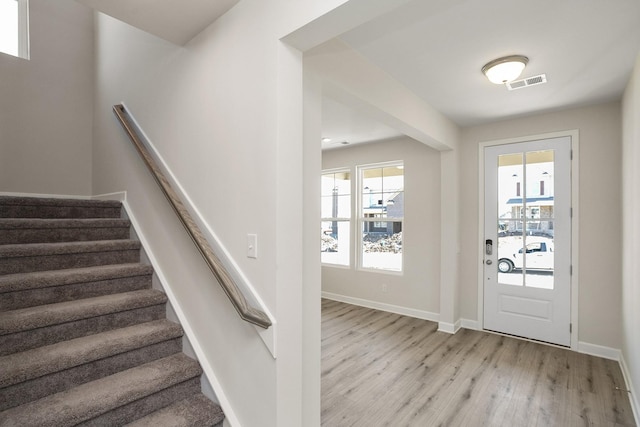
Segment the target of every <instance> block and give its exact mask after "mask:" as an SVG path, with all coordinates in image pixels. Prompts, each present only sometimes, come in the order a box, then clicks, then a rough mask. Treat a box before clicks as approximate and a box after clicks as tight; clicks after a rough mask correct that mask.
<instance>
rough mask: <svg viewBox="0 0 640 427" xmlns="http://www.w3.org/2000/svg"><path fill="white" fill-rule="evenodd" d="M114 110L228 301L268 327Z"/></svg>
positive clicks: (122, 113) (121, 111)
mask: <svg viewBox="0 0 640 427" xmlns="http://www.w3.org/2000/svg"><path fill="white" fill-rule="evenodd" d="M113 112H114V113H115V115H116V117H118V120H119V121H120V124H122V127H123V128H124V130H125V131H126V132H127V134H128V135H129V138H130V139H131V142H132V143H133V145H134V146H135V147H136V149H137V150H138V153H140V156H141V157H142V159H143V160H144V162H145V164H146V165H147V167H148V168H149V170H150V171H151V174H152V175H153V177H154V178H155V180H156V182H157V183H158V185H159V186H160V189H162V192H163V193H164V195H165V196H166V198H167V200H168V201H169V204H170V205H171V207H172V208H173V210H174V211H175V213H176V215H178V218H179V219H180V222H181V223H182V225H183V226H184V228H185V230H186V231H187V233H188V234H189V237H191V240H193V243H194V244H195V245H196V247H197V248H198V251H200V254H201V255H202V258H204V260H205V262H206V263H207V265H208V266H209V269H210V270H211V272H212V273H213V275H214V276H215V277H216V279H218V282H219V283H220V286H221V287H222V289H223V290H224V292H225V293H226V294H227V296H228V297H229V300H231V304H233V306H234V307H235V309H236V310H237V312H238V314H239V315H240V317H241V318H242V319H243V320H246V321H247V322H249V323H253V324H254V325H257V326H260V327H262V328H265V329H267V328H269V326H271V320H270V319H269V317H268V316H267V315H266V313H264V312H263V311H261V310H259V309H257V308H255V307H251V306H250V305H249V303H248V302H247V300H246V298H245V297H244V295H243V294H242V291H240V289H239V288H238V286H237V285H236V283H235V282H234V281H233V279H232V278H231V276H230V275H229V272H228V271H227V269H226V268H225V267H224V265H222V262H221V261H220V259H219V258H218V257H217V256H216V254H215V253H214V252H213V249H212V248H211V245H210V244H209V242H208V241H207V239H206V238H205V237H204V235H203V234H202V231H200V227H198V225H197V224H196V223H195V221H194V220H193V218H192V217H191V214H190V213H189V211H187V209H186V208H185V206H184V203H183V202H182V200H181V199H180V197H179V196H178V194H177V193H176V192H175V190H174V189H173V188H172V187H171V185H170V184H169V181H167V178H166V177H165V176H164V174H163V173H162V171H161V170H160V168H159V167H158V164H157V163H156V162H155V160H154V159H153V158H152V157H151V154H149V151H148V150H147V148H146V147H145V146H144V143H143V142H142V140H141V139H140V137H139V136H138V133H137V132H136V130H135V127H134V125H133V123H132V122H131V121H130V120H129V118H128V113H127V111H126V109H125V108H124V106H123V105H121V104H120V105H114V106H113Z"/></svg>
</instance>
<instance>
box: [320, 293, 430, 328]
mask: <svg viewBox="0 0 640 427" xmlns="http://www.w3.org/2000/svg"><path fill="white" fill-rule="evenodd" d="M322 298H326V299H330V300H333V301H339V302H344V303H347V304H353V305H358V306H360V307H367V308H373V309H375V310H381V311H388V312H390V313H395V314H401V315H403V316H409V317H415V318H417V319H422V320H430V321H432V322H437V321H438V317H440V316H439V315H438V314H437V313H431V312H429V311H424V310H417V309H415V308H408V307H402V306H399V305H393V304H387V303H384V302H378V301H371V300H367V299H363V298H355V297H350V296H346V295H340V294H334V293H332V292H324V291H323V292H322Z"/></svg>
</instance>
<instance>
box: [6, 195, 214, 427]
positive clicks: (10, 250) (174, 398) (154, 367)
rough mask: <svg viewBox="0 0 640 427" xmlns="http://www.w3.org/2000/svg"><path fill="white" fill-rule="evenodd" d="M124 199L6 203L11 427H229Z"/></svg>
mask: <svg viewBox="0 0 640 427" xmlns="http://www.w3.org/2000/svg"><path fill="white" fill-rule="evenodd" d="M130 227H131V225H130V222H129V221H128V220H126V219H121V204H120V203H119V202H113V201H96V200H62V199H37V198H24V197H4V196H0V426H2V427H4V426H21V427H26V426H34V427H35V426H38V427H45V426H55V427H62V426H75V425H82V426H121V425H131V426H154V427H160V426H171V427H177V426H221V425H222V421H223V419H224V415H223V414H222V411H221V410H220V408H219V407H218V405H216V404H215V403H213V402H212V401H210V400H209V399H207V398H206V397H205V396H204V395H202V393H201V391H200V390H201V387H200V376H201V374H202V369H201V368H200V365H199V364H198V362H197V361H195V360H193V359H191V358H189V357H188V356H186V355H184V354H183V353H182V335H183V331H182V328H181V327H180V325H178V324H175V323H172V322H170V321H168V320H167V319H166V307H165V305H166V302H167V297H166V295H165V294H164V293H163V292H161V291H159V290H155V289H152V288H151V278H152V275H153V269H152V268H151V267H150V266H148V265H143V264H141V263H140V248H141V247H140V242H138V241H136V240H132V239H130V237H129V236H130Z"/></svg>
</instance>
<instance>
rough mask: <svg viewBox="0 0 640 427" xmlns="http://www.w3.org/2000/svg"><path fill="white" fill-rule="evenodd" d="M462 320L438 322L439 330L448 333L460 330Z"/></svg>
mask: <svg viewBox="0 0 640 427" xmlns="http://www.w3.org/2000/svg"><path fill="white" fill-rule="evenodd" d="M461 325H462V322H461V320H460V319H458V320H457V321H456V323H447V322H438V332H445V333H447V334H455V333H456V332H458V331H459V330H460V327H461Z"/></svg>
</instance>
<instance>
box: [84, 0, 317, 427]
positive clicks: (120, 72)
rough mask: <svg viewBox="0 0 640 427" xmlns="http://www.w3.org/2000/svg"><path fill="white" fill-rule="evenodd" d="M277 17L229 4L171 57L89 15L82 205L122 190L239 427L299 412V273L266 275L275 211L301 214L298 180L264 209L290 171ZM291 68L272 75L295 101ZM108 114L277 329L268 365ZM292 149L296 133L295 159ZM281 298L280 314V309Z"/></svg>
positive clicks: (274, 248) (288, 419)
mask: <svg viewBox="0 0 640 427" xmlns="http://www.w3.org/2000/svg"><path fill="white" fill-rule="evenodd" d="M276 12H277V10H275V9H274V7H273V5H272V4H267V3H265V2H262V1H253V0H246V1H242V2H240V3H239V4H238V5H237V6H236V7H234V8H233V9H231V10H230V11H229V12H228V13H227V14H226V15H224V16H223V17H222V18H220V19H219V20H218V21H216V22H215V23H214V24H212V25H211V26H210V27H208V28H207V29H206V30H205V31H204V32H203V33H201V34H200V35H199V36H197V37H196V38H195V39H194V40H192V41H191V42H189V43H188V44H187V45H185V46H184V47H177V46H174V45H172V44H170V43H168V42H165V41H162V40H160V39H158V38H155V37H153V36H151V35H149V34H146V33H144V32H142V31H140V30H137V29H134V28H132V27H130V26H128V25H126V24H123V23H121V22H119V21H116V20H114V19H112V18H110V17H107V16H105V15H102V14H98V15H96V73H97V77H96V92H95V93H96V109H95V124H96V127H95V142H94V156H93V161H94V174H93V178H94V186H95V188H94V192H95V193H97V194H100V193H108V192H112V191H120V190H126V191H127V192H128V199H129V203H130V204H131V205H132V206H133V208H134V210H135V211H136V213H142V215H138V216H139V218H138V220H139V221H140V222H141V224H142V228H143V232H144V234H145V235H147V236H149V240H151V245H152V247H153V248H154V253H155V255H156V257H157V258H158V259H159V262H160V264H161V265H162V266H163V271H164V273H165V275H166V276H167V278H168V281H169V282H170V283H171V284H172V286H173V291H174V293H175V294H176V297H177V299H178V301H179V303H180V306H181V307H182V309H183V310H184V311H185V313H186V315H187V317H188V320H189V322H190V324H191V326H192V327H193V329H194V333H195V335H196V337H197V339H198V340H199V341H200V345H201V346H202V347H203V349H204V351H205V353H206V354H207V358H208V360H209V362H210V363H211V364H212V366H213V368H214V371H215V372H216V375H217V376H218V380H219V381H220V383H221V385H222V389H223V390H224V393H225V395H226V397H227V399H228V400H229V401H230V402H231V406H232V408H233V410H234V412H235V413H236V415H237V417H238V419H239V420H240V423H241V425H242V426H275V425H283V426H286V425H292V426H293V425H300V416H301V415H300V411H301V406H302V405H301V399H302V397H301V392H300V389H301V385H300V382H301V375H302V371H301V369H300V366H299V365H300V363H301V356H300V351H301V350H300V348H301V340H302V332H301V330H300V328H301V327H300V317H299V316H298V317H296V313H298V314H299V311H300V310H301V308H300V305H301V302H300V294H301V290H300V283H301V277H302V273H301V272H298V270H297V269H301V265H302V262H301V260H296V259H295V258H294V259H292V264H291V265H290V266H286V265H285V266H282V267H281V268H279V269H277V268H276V266H277V259H279V258H278V257H279V256H281V255H280V254H279V253H278V250H279V249H282V247H283V246H287V245H285V244H283V243H282V242H283V240H281V236H279V235H278V233H277V227H276V226H275V225H276V224H277V223H278V220H279V219H278V218H279V217H278V216H279V215H281V216H283V217H284V216H286V213H283V212H282V211H281V209H287V211H290V212H293V213H294V214H295V215H299V216H300V217H301V212H302V207H301V203H302V202H301V197H300V194H301V184H300V179H299V176H300V175H301V171H298V170H294V169H291V171H292V173H294V174H297V175H295V176H296V177H298V179H297V180H289V181H291V182H293V183H295V184H296V185H298V186H300V190H299V191H300V194H296V193H295V191H296V190H294V191H293V192H288V193H287V195H288V196H289V197H290V198H291V200H290V201H285V202H283V204H282V205H278V204H277V203H276V200H277V199H278V198H282V197H284V196H285V195H283V194H278V192H279V191H280V190H279V189H278V185H277V181H278V179H280V178H281V176H286V175H284V173H286V172H288V171H287V169H286V167H283V166H282V165H281V164H279V163H280V157H279V156H281V155H284V154H283V153H285V154H287V153H289V154H291V155H292V156H294V157H295V156H296V155H297V156H298V157H299V158H301V157H302V154H300V153H297V152H296V151H295V150H294V149H292V148H291V147H289V146H285V145H284V144H285V143H288V142H287V141H288V140H290V139H291V138H286V137H283V136H282V135H281V134H279V131H281V132H286V121H285V122H284V124H283V123H282V122H281V121H279V119H278V108H279V105H278V103H279V101H280V99H279V97H278V94H279V93H284V94H287V93H288V92H287V91H286V88H283V87H282V86H281V85H280V86H279V85H278V84H277V79H278V78H279V76H278V73H279V72H280V71H281V68H280V67H281V65H282V63H281V61H282V60H283V52H282V51H280V50H279V48H280V45H279V42H278V39H277V37H276V35H275V34H276V27H275V24H274V22H276V21H277V20H276V19H275V18H274V14H275V13H276ZM290 62H293V66H291V65H286V64H285V66H289V67H290V68H293V69H295V67H296V65H297V67H298V73H299V78H300V81H299V82H297V83H298V84H297V85H296V87H297V88H298V91H299V93H300V96H298V99H299V100H300V101H301V99H302V97H301V93H302V83H301V76H302V66H301V58H298V60H297V63H296V58H295V55H293V57H292V58H290ZM295 83H296V82H294V81H292V83H291V84H295ZM120 102H124V103H125V104H126V105H127V106H128V107H129V109H130V110H131V112H132V113H133V115H134V116H135V118H136V119H137V120H138V122H139V123H140V125H141V127H142V128H143V129H144V130H145V132H146V133H147V135H148V137H149V138H150V140H151V141H152V142H153V143H154V144H155V145H156V147H157V148H158V150H159V152H160V153H161V155H162V156H163V157H164V159H165V160H166V161H167V163H168V166H169V168H170V169H171V170H172V171H173V173H174V174H175V176H176V177H177V179H178V181H179V182H180V183H181V185H182V186H183V188H184V189H185V191H186V192H187V194H188V195H189V197H190V198H191V199H192V200H193V202H194V204H195V205H196V207H197V208H198V209H199V210H200V212H201V213H202V214H203V216H204V218H205V220H206V221H207V222H208V223H209V225H210V226H211V227H212V228H213V230H214V232H215V233H216V234H217V235H218V237H220V239H221V241H222V242H223V244H224V245H225V246H226V248H227V249H228V250H229V252H230V253H231V255H232V256H233V257H234V259H235V261H236V262H237V263H238V264H239V266H240V268H241V269H242V271H243V272H244V274H245V275H246V276H247V277H248V278H249V280H250V282H251V283H252V284H253V286H254V287H255V288H256V290H257V291H258V293H259V294H260V296H261V297H262V298H263V299H264V301H265V303H266V304H267V306H268V307H269V309H270V310H271V311H272V313H274V314H275V316H276V317H277V321H278V328H279V329H278V331H279V334H278V338H277V339H278V342H277V345H278V347H279V349H280V353H281V357H279V358H278V359H277V360H274V359H273V357H272V356H271V354H270V353H269V351H268V350H267V348H266V347H265V346H264V345H263V343H262V341H261V340H260V338H259V337H258V336H257V334H256V332H255V331H254V328H253V326H251V325H249V324H247V323H245V322H243V321H242V320H240V319H239V317H238V316H237V315H236V313H235V311H234V309H233V308H232V306H231V305H230V303H229V302H228V300H227V297H226V296H225V295H224V293H223V292H222V291H221V290H220V288H219V286H218V284H217V283H216V282H215V280H214V279H213V278H212V276H211V274H210V272H209V271H208V270H207V268H206V266H205V264H204V263H203V262H202V260H201V259H200V257H199V255H198V254H197V252H196V250H195V248H194V247H193V245H192V243H191V241H190V240H189V238H188V237H187V236H186V235H185V233H184V232H183V231H182V229H181V226H180V225H179V223H178V222H177V220H176V219H175V217H174V215H173V212H172V211H171V210H170V208H169V207H168V206H167V204H166V202H165V201H164V200H163V198H162V196H161V195H160V193H159V191H158V189H157V186H156V185H155V183H154V182H153V180H152V178H151V177H150V175H149V173H148V172H147V171H146V169H144V166H143V164H142V162H141V161H140V160H139V159H138V155H137V153H136V152H135V151H134V149H133V147H132V146H131V145H130V143H129V142H128V140H127V139H126V138H125V136H124V134H123V132H122V130H121V128H120V126H119V124H117V123H116V121H115V119H114V116H113V114H112V112H111V107H112V105H113V104H116V103H120ZM293 108H294V109H295V108H296V107H295V106H294V107H293ZM297 108H298V111H300V116H299V118H298V121H299V123H298V126H299V128H300V130H301V129H302V123H301V120H300V118H301V106H299V107H297ZM290 116H291V117H292V119H295V118H296V116H295V115H290ZM300 140H301V132H300V134H299V135H297V138H296V139H295V141H296V143H297V144H298V145H300V144H299V141H300ZM299 149H300V152H301V150H302V147H301V145H300V148H299ZM289 164H300V161H298V162H290V163H289ZM279 170H284V172H283V175H279V174H280V172H279ZM285 179H286V178H285ZM287 203H292V204H294V206H295V204H297V205H298V206H297V209H290V208H289V206H288V205H287ZM291 227H292V229H291V230H283V231H282V233H281V235H282V236H284V237H288V236H290V235H294V236H299V235H300V232H299V230H300V229H301V225H300V226H296V224H293V225H292V226H291ZM296 227H297V228H296ZM247 233H255V234H257V235H258V239H259V243H258V245H259V258H258V259H249V258H247V257H246V235H247ZM291 244H292V245H293V247H292V248H291V249H290V250H291V251H295V252H296V253H298V254H301V253H302V250H301V248H300V246H295V245H301V241H300V242H297V241H295V240H294V241H292V243H291ZM299 256H300V257H301V255H299ZM286 274H289V277H286V276H285V275H286ZM290 276H294V279H291V277H290ZM280 278H284V279H283V280H282V281H280V282H278V279H280ZM289 295H290V296H291V297H292V298H294V301H293V302H290V301H286V298H288V296H289ZM296 297H297V298H298V299H297V300H296V299H295V298H296ZM278 301H283V304H282V306H278ZM291 307H294V308H295V310H294V309H292V308H291ZM291 318H293V320H291ZM285 362H289V363H288V364H286V363H285ZM318 376H319V374H318ZM318 399H319V397H318ZM285 409H288V411H286V410H285ZM318 416H319V414H318Z"/></svg>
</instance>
